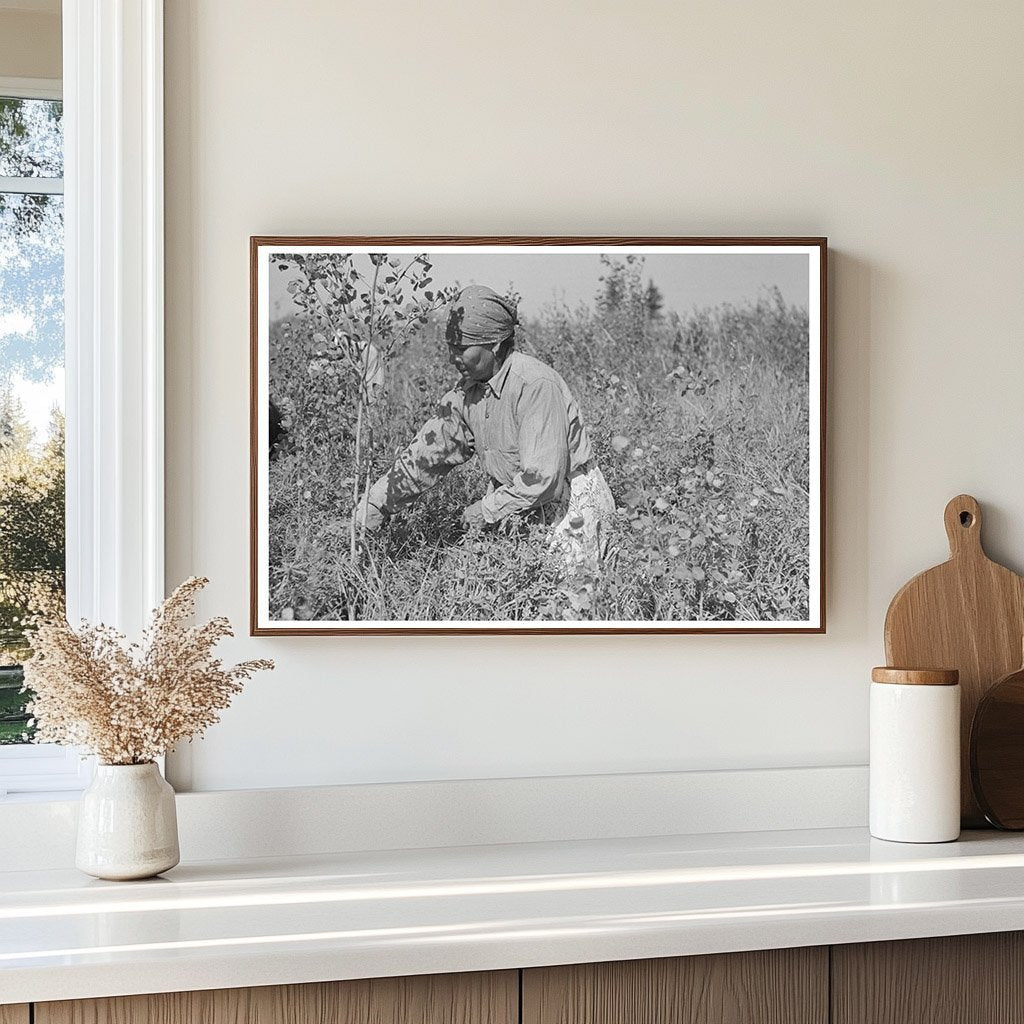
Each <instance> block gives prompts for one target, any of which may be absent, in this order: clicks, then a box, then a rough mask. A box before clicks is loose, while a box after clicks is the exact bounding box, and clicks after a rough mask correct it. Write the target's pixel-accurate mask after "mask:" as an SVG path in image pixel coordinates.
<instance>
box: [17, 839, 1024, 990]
mask: <svg viewBox="0 0 1024 1024" xmlns="http://www.w3.org/2000/svg"><path fill="white" fill-rule="evenodd" d="M1021 928H1024V837H1020V836H1017V835H1013V834H1006V833H996V832H970V833H965V834H964V837H963V838H962V840H961V841H960V842H957V843H949V844H942V845H935V846H902V845H897V844H890V843H883V842H879V841H877V840H871V839H870V838H869V837H868V836H867V834H866V832H865V831H864V830H863V829H850V828H835V829H819V830H803V831H788V832H762V833H731V834H719V835H700V836H674V837H661V838H631V839H601V840H586V841H563V842H543V843H521V844H511V845H491V846H471V847H458V848H449V849H429V850H401V851H378V852H372V853H354V852H349V853H339V854H334V855H317V856H303V857H282V858H276V859H265V860H240V861H211V862H206V863H186V864H183V865H181V866H179V867H178V868H175V869H174V870H173V871H171V872H169V873H168V874H167V875H166V876H165V877H164V878H161V879H157V880H154V881H149V882H138V883H127V884H124V883H122V884H118V883H105V882H98V881H91V880H88V879H86V878H85V877H84V876H83V875H80V874H78V873H77V872H75V871H71V870H64V869H54V870H47V871H12V872H8V873H6V874H4V873H0V1003H4V1002H7V1003H11V1002H14V1003H16V1002H31V1001H39V1000H47V999H68V998H84V997H90V996H102V995H124V994H132V993H143V992H161V991H174V990H192V989H202V988H221V987H237V986H249V985H272V984H284V983H295V982H311V981H325V980H342V979H348V978H361V977H381V976H388V975H405V974H425V973H436V972H450V971H467V970H493V969H501V968H516V967H531V966H540V965H549V964H559V963H586V962H591V961H601V960H619V959H633V958H642V957H661V956H679V955H687V954H695V953H712V952H725V951H734V950H741V949H763V948H772V947H787V946H806V945H822V944H831V943H843V942H862V941H875V940H883V939H901V938H917V937H922V936H930V935H952V934H967V933H972V932H994V931H1006V930H1017V929H1021Z"/></svg>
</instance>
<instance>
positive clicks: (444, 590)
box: [250, 236, 827, 636]
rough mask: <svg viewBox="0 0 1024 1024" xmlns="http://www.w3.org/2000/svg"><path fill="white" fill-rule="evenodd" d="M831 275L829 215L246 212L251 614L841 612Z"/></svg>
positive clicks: (391, 624)
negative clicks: (446, 231)
mask: <svg viewBox="0 0 1024 1024" xmlns="http://www.w3.org/2000/svg"><path fill="white" fill-rule="evenodd" d="M469 284H475V285H489V286H490V287H492V288H493V289H494V293H495V294H494V295H493V296H492V295H491V293H484V292H478V293H463V296H462V297H461V298H458V301H454V302H453V300H454V299H455V298H456V297H457V296H458V293H459V291H460V289H461V288H463V287H465V286H466V285H469ZM474 294H475V295H476V298H475V299H474V298H472V296H473V295H474ZM826 295H827V241H826V239H825V238H817V237H812V238H804V237H799V238H785V237H768V238H763V237H752V238H714V237H707V238H705V237H694V238H690V237H682V238H674V237H655V238H624V237H514V238H509V237H486V236H472V237H421V236H407V237H403V236H398V237H365V236H360V237H346V236H314V237H306V236H303V237H292V236H254V237H253V238H251V239H250V304H251V314H250V349H251V380H250V405H251V413H250V435H251V445H250V480H251V502H250V563H251V564H250V605H251V612H250V629H251V633H252V635H254V636H280V635H346V634H390V635H396V634H414V635H420V634H428V635H429V634H497V633H501V634H504V633H522V634H558V633H567V634H575V633H606V634H628V633H673V634H676V633H725V634H743V633H749V634H764V633H773V634H774V633H824V632H825V422H826ZM481 296H483V298H481ZM485 300H486V301H487V302H490V303H491V305H490V306H488V307H487V309H488V310H495V311H497V314H498V320H497V321H495V322H500V323H502V324H504V323H506V322H511V320H510V319H509V318H510V317H512V314H510V313H509V311H510V310H511V311H514V314H515V316H514V317H512V318H513V319H517V320H518V326H517V327H516V328H515V331H516V333H515V338H516V343H515V348H514V351H513V353H512V354H511V355H509V354H508V351H507V344H508V343H507V342H506V347H496V346H493V345H486V344H485V345H484V346H483V347H484V348H485V350H486V352H490V353H492V354H494V355H495V357H497V356H507V359H506V360H505V362H502V361H501V360H499V359H498V358H495V361H494V362H493V363H491V364H488V365H489V366H491V367H492V368H493V367H504V369H505V373H504V374H502V372H501V369H498V370H496V371H494V376H493V377H492V378H490V379H489V380H488V379H480V378H478V379H477V380H472V379H470V377H469V376H465V377H463V379H462V380H461V382H459V383H457V381H458V374H457V373H456V371H454V370H452V369H451V368H450V367H447V368H446V362H447V360H448V359H449V354H450V353H455V354H454V355H453V356H452V357H451V358H454V359H455V360H456V364H457V366H458V367H460V368H461V369H462V370H463V371H464V372H465V373H466V374H469V373H470V372H471V371H470V370H468V369H466V367H465V366H464V364H463V361H462V359H461V357H462V356H463V355H465V354H466V353H467V352H469V349H468V348H467V346H468V345H469V344H470V342H471V340H473V339H474V338H476V337H477V336H476V335H474V334H473V333H472V332H470V331H467V333H466V335H465V337H464V336H463V334H462V333H461V329H460V327H459V324H460V323H461V320H459V319H458V317H461V316H462V315H463V314H465V313H466V312H467V309H468V314H469V316H470V317H472V316H474V315H475V314H474V307H473V305H472V303H473V302H474V301H480V302H482V301H485ZM456 307H457V309H458V317H455V318H454V319H448V318H449V315H453V314H451V310H452V309H453V308H456ZM481 308H483V307H481ZM453 316H454V315H453ZM502 318H505V319H502ZM487 322H488V323H490V321H487ZM452 324H455V327H454V328H453V326H452ZM371 327H372V329H371ZM502 329H504V328H502ZM453 330H454V331H455V333H454V334H453ZM446 338H447V342H451V340H452V339H453V338H454V339H455V344H454V348H446ZM490 340H493V339H490ZM485 358H486V356H485ZM506 364H507V365H506ZM472 372H478V371H475V370H474V371H472ZM482 372H489V371H487V369H486V367H485V370H484V371H482ZM509 380H510V381H513V383H514V386H515V388H517V389H519V390H514V389H513V390H510V389H509V388H508V387H506V385H505V381H509ZM494 382H497V383H496V384H495V383H494ZM559 382H561V383H559ZM453 385H454V386H453ZM449 388H450V389H451V390H449V391H447V393H446V389H449ZM474 389H475V390H474ZM513 394H514V395H515V396H517V397H515V399H514V401H515V403H517V404H515V405H513V398H511V397H508V396H510V395H513ZM542 394H543V395H545V396H547V397H545V398H543V399H542V398H541V397H540V396H541V395H542ZM442 395H444V398H445V401H444V402H442V403H441V405H440V406H438V405H437V403H438V400H439V399H441V398H442ZM452 395H455V399H451V396H452ZM557 395H562V396H563V399H564V402H565V403H567V404H566V405H564V406H560V405H559V402H560V401H561V400H560V399H558V398H557V397H556V396H557ZM453 402H454V404H453ZM544 402H547V403H549V404H550V405H551V407H552V409H554V411H551V410H549V409H548V408H547V406H544V405H543V403H544ZM456 406H457V407H456ZM555 407H557V408H555ZM538 409H543V410H544V411H543V412H538V411H537V410H538ZM439 410H440V413H439ZM490 410H493V411H494V413H495V416H498V417H503V418H502V419H501V427H500V430H498V428H493V429H492V427H491V426H488V425H487V424H488V423H490V421H489V420H485V419H473V417H474V416H477V415H479V416H489V415H490ZM439 414H440V415H442V417H443V418H442V420H441V421H440V422H441V424H442V426H443V427H444V429H443V430H442V431H441V435H442V437H443V438H444V441H443V443H444V444H455V445H456V446H457V448H458V455H457V461H464V462H466V463H467V464H468V465H467V467H465V468H464V467H461V466H460V467H459V468H458V469H456V470H454V471H453V472H452V473H441V474H440V475H439V476H438V477H437V479H438V480H439V481H441V482H440V483H439V485H438V486H437V487H435V488H433V489H430V490H427V489H426V488H427V485H428V484H430V483H433V482H434V477H433V476H432V475H431V476H430V477H429V479H428V478H427V477H426V476H424V475H423V474H424V473H429V474H433V473H435V471H437V467H438V466H440V467H441V469H447V467H448V462H449V461H451V459H450V458H449V456H448V455H445V454H443V453H442V455H436V453H435V452H434V451H433V449H431V451H430V452H428V453H427V455H426V456H425V455H424V449H423V444H424V443H425V442H424V440H423V438H424V437H425V436H426V437H429V439H430V441H431V443H433V442H434V439H435V437H436V432H435V431H433V430H430V429H428V427H429V426H430V424H431V423H433V424H434V425H435V426H436V425H437V423H438V422H439V421H438V420H436V419H431V417H432V416H437V415H439ZM272 421H273V422H272ZM566 421H568V422H570V423H571V424H577V425H578V424H580V423H581V424H582V429H583V432H585V434H586V442H588V443H585V442H583V441H581V431H580V430H579V429H576V428H575V427H570V430H569V436H568V441H567V440H566V432H565V430H564V428H563V427H556V428H552V427H551V426H550V424H551V423H559V424H564V422H566ZM452 424H454V426H452ZM473 424H476V427H475V431H476V432H475V433H474V428H473ZM419 427H422V429H421V430H420V433H419V434H417V433H416V430H417V428H419ZM449 428H451V429H449ZM424 431H426V434H424ZM452 431H454V432H455V433H457V434H458V435H459V439H458V440H457V441H452V439H451V435H452ZM495 431H498V432H497V433H495ZM517 431H518V432H519V433H517ZM416 437H418V438H419V440H418V441H416V442H415V444H418V445H419V446H420V447H415V446H414V447H412V448H408V449H407V448H406V445H407V443H408V442H410V441H413V439H414V438H416ZM538 438H539V440H538ZM438 443H442V442H438ZM549 444H550V446H551V447H552V448H553V449H557V452H556V453H555V454H551V453H550V452H549V451H548V448H549ZM524 450H528V451H529V452H532V453H535V452H536V451H538V450H543V451H544V452H545V453H547V454H545V455H544V456H543V459H544V460H547V461H546V462H545V469H544V475H543V480H544V482H543V484H542V485H541V486H542V487H544V488H548V489H547V490H546V491H545V494H546V495H551V494H557V498H555V497H547V498H546V499H545V500H544V501H540V500H539V499H538V498H537V496H536V491H535V490H530V488H529V487H527V486H525V485H524V483H523V481H524V480H529V481H531V482H532V481H533V480H534V478H535V477H536V478H538V479H539V478H540V476H541V475H542V474H540V471H538V472H537V473H535V472H534V470H533V469H529V468H527V467H525V466H523V465H518V466H517V459H519V460H522V461H524V462H525V461H529V460H530V459H534V460H535V459H536V458H537V456H535V455H527V454H524ZM403 451H405V452H406V454H405V455H403V456H402V458H401V460H400V461H399V462H398V463H396V462H395V461H394V460H395V458H396V456H398V455H400V454H401V453H402V452H403ZM474 453H476V456H477V457H476V458H474V457H473V454H474ZM453 457H454V456H453ZM446 460H447V461H446ZM549 463H550V466H549V465H548V464H549ZM473 464H479V465H481V466H483V467H484V471H483V473H482V474H481V473H480V471H479V470H474V469H473V468H472V465H473ZM389 466H392V467H393V468H392V469H391V470H390V471H389ZM410 466H412V467H420V468H414V469H412V470H410V469H409V467H410ZM595 466H596V467H597V468H598V469H600V470H601V473H599V474H597V475H598V476H602V475H603V477H604V478H605V479H606V480H607V484H608V488H609V490H610V493H611V496H612V498H613V500H614V503H615V511H614V513H611V512H610V511H609V507H608V506H607V504H603V505H602V504H601V503H600V502H601V501H603V499H600V500H598V499H596V498H593V495H594V494H598V491H597V490H594V491H589V490H587V488H589V484H590V482H592V481H593V480H595V479H596V477H595V474H594V472H593V470H594V467H595ZM423 467H426V468H425V469H424V468H423ZM551 467H564V470H558V469H556V468H551ZM559 472H562V473H563V475H562V477H561V478H559V477H558V473H559ZM474 473H476V476H474V475H473V474H474ZM403 474H404V475H403ZM580 474H585V475H586V478H585V481H581V480H580V479H578V477H579V476H580ZM442 476H443V480H442V479H441V478H442ZM375 478H376V479H377V480H378V483H376V484H374V480H375ZM407 478H409V479H411V482H409V480H407ZM396 481H399V482H400V483H401V485H402V486H403V487H405V486H406V485H407V484H408V489H407V491H401V489H400V488H399V489H396V488H397V487H398V484H397V483H396ZM577 484H580V485H581V486H580V488H579V493H580V494H581V495H583V497H580V499H579V501H581V502H583V504H580V503H579V502H578V501H577V497H578V494H577ZM584 484H586V486H583V485H584ZM549 485H550V486H549ZM602 486H603V485H602ZM595 487H596V485H595ZM418 489H423V495H421V496H420V497H418V498H417V499H416V500H410V499H409V494H411V493H413V492H414V491H417V490H418ZM584 491H586V494H584ZM357 493H358V495H359V500H358V502H357V500H356V494H357ZM600 493H601V494H603V493H604V492H603V491H601V492H600ZM492 494H493V495H495V497H490V495H492ZM382 495H383V496H384V497H382ZM481 495H483V496H484V497H483V498H481ZM591 499H593V500H592V501H591ZM506 501H507V502H508V503H509V504H510V505H511V507H513V508H514V510H518V509H520V508H523V511H522V513H521V514H513V515H504V512H505V508H504V507H503V506H502V505H501V503H502V502H506ZM531 501H537V502H538V504H539V505H540V506H541V507H539V508H535V507H533V506H530V505H529V502H531ZM587 501H591V504H586V502H587ZM595 501H596V502H597V504H594V502H595ZM513 502H514V503H515V504H513ZM556 502H560V504H557V503H556ZM378 505H379V506H380V509H379V511H378ZM392 506H394V507H392ZM598 506H600V510H601V511H600V512H599V513H596V512H593V509H594V508H597V507H598ZM570 512H571V515H570ZM481 515H482V516H483V523H482V528H481V526H480V524H479V523H478V522H476V521H475V520H474V516H475V517H476V518H477V520H479V519H480V517H481ZM353 516H355V519H356V520H357V523H356V525H355V526H353V525H352V520H353ZM389 516H390V518H389ZM460 516H461V517H462V519H463V520H468V521H469V523H470V526H469V527H468V532H465V533H464V532H463V530H462V529H461V528H460ZM595 516H596V519H595V518H594V517H595ZM499 517H501V518H499ZM494 520H496V521H494ZM595 522H596V523H597V526H596V527H595V526H594V523H595ZM382 523H383V525H381V524H382ZM363 524H365V525H366V527H367V528H368V530H364V525H363ZM378 527H379V528H378ZM592 528H593V529H592ZM545 531H546V532H545ZM594 531H596V532H594ZM567 535H568V539H567ZM595 538H597V539H596V540H595ZM595 544H596V546H595ZM567 545H569V546H571V552H570V550H569V547H567ZM572 545H575V546H572ZM559 559H561V560H559ZM503 574H504V575H503ZM630 616H632V617H630ZM644 616H646V617H644Z"/></svg>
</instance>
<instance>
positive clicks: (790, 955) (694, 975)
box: [0, 932, 1024, 1024]
mask: <svg viewBox="0 0 1024 1024" xmlns="http://www.w3.org/2000/svg"><path fill="white" fill-rule="evenodd" d="M30 1020H31V1021H32V1022H33V1024H1024V932H1007V933H1002V934H992V935H961V936H955V937H952V938H938V939H913V940H909V941H904V942H871V943H861V944H857V945H844V946H832V947H827V946H819V947H814V948H808V949H772V950H762V951H759V952H750V953H719V954H715V955H712V956H689V957H675V958H666V959H659V960H629V961H623V962H619V963H604V964H579V965H572V966H566V967H538V968H532V969H529V970H523V971H492V972H488V973H474V974H438V975H430V976H424V977H409V978H377V979H373V980H369V981H339V982H325V983H322V984H312V985H276V986H270V987H266V988H242V989H223V990H219V991H212V992H177V993H169V994H165V995H150V996H120V997H117V998H111V999H84V1000H76V1001H68V1002H52V1003H36V1004H35V1007H34V1016H32V1015H31V1014H30V1010H29V1007H27V1006H6V1007H3V1006H0V1024H29V1021H30Z"/></svg>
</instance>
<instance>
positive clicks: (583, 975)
mask: <svg viewBox="0 0 1024 1024" xmlns="http://www.w3.org/2000/svg"><path fill="white" fill-rule="evenodd" d="M522 1019H523V1024H826V1022H827V1021H828V949H827V948H825V947H818V948H812V949H771V950H763V951H760V952H754V953H721V954H717V955H714V956H690V957H676V958H671V959H663V960H630V961H625V962H623V963H608V964H583V965H579V966H571V967H543V968H536V969H534V970H528V971H523V1018H522ZM862 1024H863V1022H862Z"/></svg>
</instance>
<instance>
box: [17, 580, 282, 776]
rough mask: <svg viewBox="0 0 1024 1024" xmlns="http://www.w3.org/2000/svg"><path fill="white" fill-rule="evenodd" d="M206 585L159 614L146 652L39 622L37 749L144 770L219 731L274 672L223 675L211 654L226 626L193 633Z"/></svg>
mask: <svg viewBox="0 0 1024 1024" xmlns="http://www.w3.org/2000/svg"><path fill="white" fill-rule="evenodd" d="M207 583H209V580H207V579H205V578H203V577H196V576H193V577H192V578H191V579H188V580H186V581H185V582H184V583H182V584H181V585H180V586H179V587H178V588H177V589H176V590H175V591H174V593H173V594H171V596H170V597H169V598H167V600H165V601H164V602H163V604H161V605H160V607H159V608H157V609H156V610H155V611H154V612H153V617H152V619H151V621H150V624H149V626H148V627H147V628H146V630H145V631H144V632H143V635H142V642H141V643H134V644H130V645H129V644H128V642H127V638H126V637H125V636H124V634H122V633H119V632H118V631H117V630H116V629H112V628H111V627H109V626H105V625H102V624H101V625H99V626H93V625H90V624H89V623H88V622H84V621H83V622H82V624H81V626H80V627H79V628H78V629H77V630H76V629H73V628H72V627H71V625H70V624H69V623H68V622H67V620H66V619H65V618H63V617H56V618H52V619H45V618H40V619H39V620H38V621H37V623H36V628H35V632H34V635H33V638H32V648H33V652H34V653H33V655H32V657H31V658H29V659H28V661H26V662H25V689H26V690H28V691H31V692H32V693H33V695H34V696H33V698H32V700H31V702H30V703H29V705H28V710H29V711H30V713H31V714H32V715H34V716H35V719H36V723H37V724H36V734H35V739H36V742H38V743H60V744H64V745H66V746H74V747H84V748H86V749H87V750H89V751H91V752H92V753H94V754H96V755H97V757H98V758H99V759H100V761H101V762H103V763H104V764H145V763H147V762H149V761H152V760H154V759H155V758H156V757H157V756H159V755H160V754H162V753H164V752H165V751H167V750H170V749H171V748H172V747H173V746H174V745H175V744H176V743H178V742H180V741H181V740H184V739H189V738H191V737H194V736H199V735H201V734H202V733H203V731H204V730H205V729H207V728H209V726H211V725H213V724H214V723H215V722H217V721H218V720H219V718H220V714H219V713H220V712H221V711H223V710H224V709H225V708H226V707H227V706H228V705H229V704H230V703H231V698H232V697H233V696H234V695H235V694H236V693H238V692H239V691H240V690H241V689H242V684H243V683H244V682H245V680H247V679H248V678H249V677H250V676H251V675H252V674H253V673H254V672H258V671H261V670H263V669H272V668H273V667H274V663H273V662H272V661H267V660H264V659H259V660H254V661H243V662H241V663H240V664H238V665H235V666H233V667H230V668H225V667H224V665H223V664H222V662H221V661H220V659H219V658H215V657H214V656H213V648H214V647H215V646H216V645H217V643H218V642H219V641H220V640H222V639H224V638H225V637H230V636H232V635H233V634H232V630H231V625H230V623H229V622H228V620H227V619H226V618H224V617H222V616H220V617H217V618H214V619H212V620H211V621H210V622H207V623H206V624H205V625H199V626H189V625H187V621H188V620H189V619H190V618H191V617H192V615H193V614H194V612H195V601H196V595H197V594H198V593H199V591H201V590H202V589H203V587H205V586H206V584H207Z"/></svg>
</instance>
